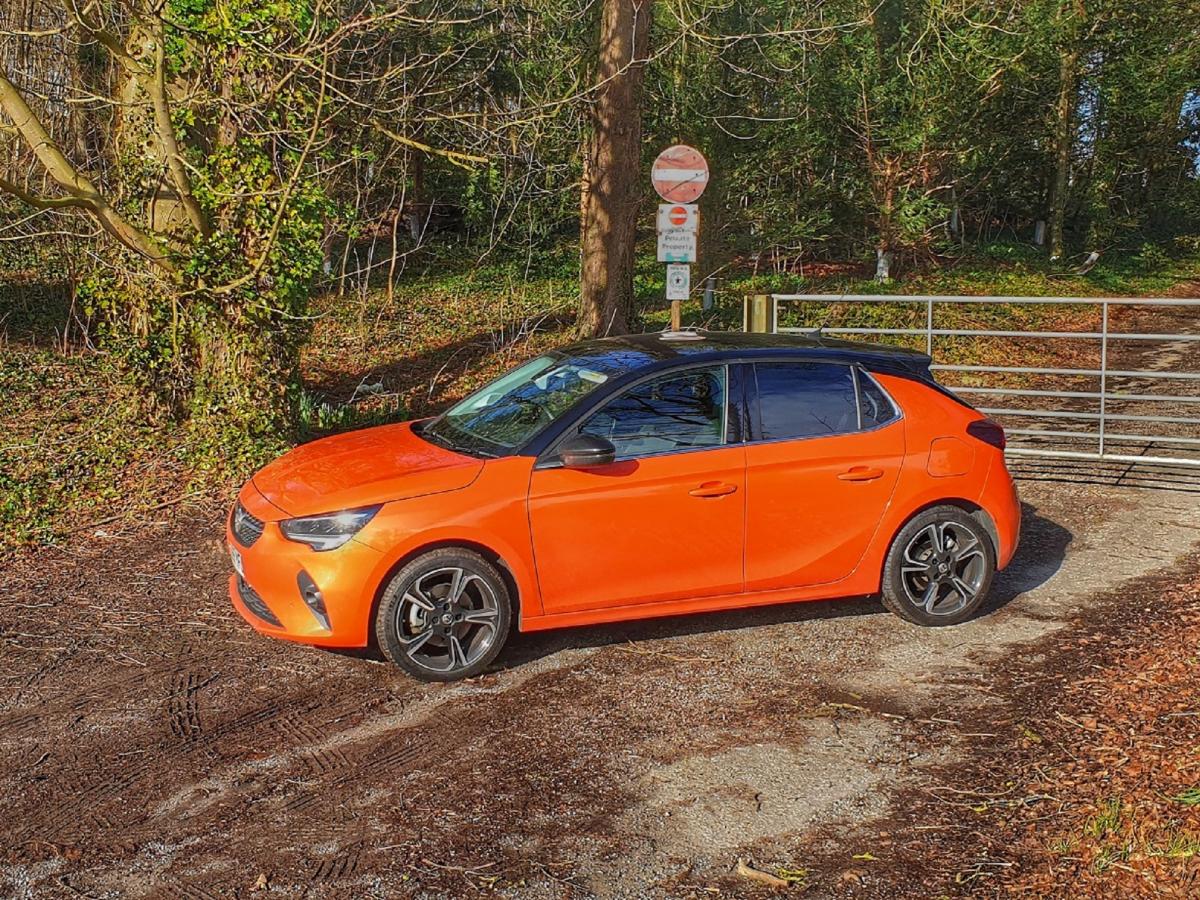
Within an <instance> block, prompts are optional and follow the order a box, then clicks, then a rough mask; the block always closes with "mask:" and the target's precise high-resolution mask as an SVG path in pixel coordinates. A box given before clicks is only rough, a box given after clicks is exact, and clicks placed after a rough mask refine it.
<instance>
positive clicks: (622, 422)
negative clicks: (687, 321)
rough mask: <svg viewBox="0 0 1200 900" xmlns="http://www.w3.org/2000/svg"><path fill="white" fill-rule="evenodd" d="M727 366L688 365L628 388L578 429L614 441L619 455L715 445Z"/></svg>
mask: <svg viewBox="0 0 1200 900" xmlns="http://www.w3.org/2000/svg"><path fill="white" fill-rule="evenodd" d="M725 402H726V390H725V367H724V366H717V367H713V368H705V369H689V370H688V371H687V372H683V373H676V374H673V375H665V376H663V377H661V378H654V379H651V380H650V381H646V382H643V383H642V384H639V385H636V386H635V387H632V388H630V389H629V390H628V391H626V392H625V393H624V394H621V395H620V396H618V397H616V398H614V399H613V400H611V401H610V402H609V403H608V404H606V405H605V406H603V407H601V409H600V410H599V411H597V412H596V413H595V414H594V415H592V416H591V417H590V418H589V419H588V420H587V421H586V422H584V423H583V426H582V427H581V428H580V429H579V430H580V432H581V433H583V434H593V435H596V436H597V437H602V438H606V439H608V440H609V441H612V443H613V446H614V447H616V448H617V458H618V459H629V458H631V457H635V456H648V455H650V454H653V453H669V452H671V451H674V450H691V449H694V448H697V447H717V446H720V445H721V444H722V443H723V442H724V439H725V434H724V424H725Z"/></svg>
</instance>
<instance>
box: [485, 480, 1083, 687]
mask: <svg viewBox="0 0 1200 900" xmlns="http://www.w3.org/2000/svg"><path fill="white" fill-rule="evenodd" d="M1073 537H1074V536H1073V535H1072V534H1071V532H1070V531H1069V530H1068V529H1066V528H1065V527H1063V526H1062V525H1060V524H1059V523H1057V522H1055V521H1053V520H1051V519H1048V518H1045V517H1044V516H1042V515H1040V514H1039V513H1038V511H1037V509H1036V508H1034V507H1033V506H1032V505H1031V504H1028V503H1023V504H1022V533H1021V544H1020V546H1019V547H1018V549H1017V554H1016V556H1014V557H1013V560H1012V562H1011V563H1010V564H1009V566H1008V568H1006V569H1005V570H1004V571H1003V572H1000V573H999V574H997V576H996V580H995V581H994V582H993V584H992V589H991V592H990V594H989V596H988V600H987V602H986V603H985V604H984V606H983V607H982V609H981V610H980V612H979V614H978V615H979V616H987V615H991V614H992V613H994V612H996V610H998V609H1000V608H1001V607H1003V606H1005V605H1007V604H1008V603H1010V602H1012V600H1014V599H1015V598H1016V597H1018V596H1020V595H1021V594H1024V593H1026V592H1028V591H1031V590H1034V589H1035V588H1037V587H1040V586H1041V585H1043V584H1045V583H1046V582H1047V581H1049V580H1050V578H1051V577H1053V576H1054V574H1055V573H1056V572H1057V571H1058V570H1059V569H1060V568H1061V567H1062V563H1063V559H1064V558H1065V557H1066V553H1067V548H1068V547H1069V546H1070V544H1071V541H1072V539H1073ZM885 614H886V611H885V610H884V608H883V606H882V604H881V603H880V602H879V600H878V599H877V598H874V597H849V598H840V599H837V600H816V601H806V602H802V603H783V604H777V605H774V606H758V607H750V608H747V609H738V610H729V611H725V612H717V613H693V614H691V615H685V616H666V617H663V618H658V619H640V620H636V621H631V622H619V623H615V624H611V625H590V626H582V627H577V628H563V629H558V630H555V631H544V632H532V633H527V634H520V633H514V634H513V635H512V637H511V638H510V640H509V643H508V645H507V646H506V647H505V649H504V651H503V652H502V653H501V654H500V657H499V658H498V659H497V661H496V663H497V665H498V666H499V667H501V668H511V667H514V666H520V665H524V664H526V663H529V662H532V661H534V660H537V659H541V658H542V657H545V656H549V655H550V654H552V653H557V652H559V651H560V650H566V649H571V648H579V647H603V646H606V645H609V644H624V643H630V642H638V641H651V640H659V639H661V638H669V637H681V636H685V635H693V634H710V633H713V632H720V631H735V630H739V629H743V628H758V627H761V626H764V625H780V624H783V623H789V622H790V623H795V624H800V623H803V622H809V621H812V620H814V619H840V618H851V617H855V616H872V615H885Z"/></svg>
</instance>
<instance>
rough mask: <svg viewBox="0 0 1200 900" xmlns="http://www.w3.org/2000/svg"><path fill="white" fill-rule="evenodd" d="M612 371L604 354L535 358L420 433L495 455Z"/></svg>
mask: <svg viewBox="0 0 1200 900" xmlns="http://www.w3.org/2000/svg"><path fill="white" fill-rule="evenodd" d="M606 369H607V371H605V370H606ZM612 374H613V369H612V364H611V362H608V361H607V360H605V359H604V358H603V357H600V358H597V357H587V356H581V357H564V356H561V355H558V354H548V355H546V356H539V357H537V358H536V359H532V360H530V361H529V362H527V363H525V365H523V366H518V367H517V368H515V369H513V370H512V371H511V372H509V373H508V374H506V375H502V376H501V377H500V378H497V379H496V380H495V381H493V382H492V383H491V384H489V385H487V386H486V387H483V388H481V389H480V390H478V391H476V392H475V393H474V394H472V395H471V396H469V397H467V399H465V400H463V401H462V402H461V403H458V404H456V405H455V406H453V407H451V408H450V409H449V410H447V411H446V412H445V413H443V414H442V415H441V416H439V417H438V418H436V419H435V420H434V421H432V422H430V423H429V424H428V425H427V426H426V427H425V428H424V429H423V430H422V432H421V434H422V435H424V436H425V437H427V438H429V439H430V440H431V441H433V442H434V443H437V444H441V445H443V446H445V447H449V448H450V449H452V450H458V451H461V452H463V453H470V454H475V455H481V456H499V455H501V454H502V453H505V452H507V451H511V450H513V449H515V448H517V447H520V446H521V445H522V444H524V443H526V442H527V441H528V440H529V439H530V438H532V437H533V436H534V435H536V434H537V433H538V432H539V431H541V430H542V429H543V428H545V427H546V426H547V425H549V424H550V423H551V422H553V421H554V420H555V419H556V418H558V417H559V416H561V415H562V414H563V413H565V412H566V411H567V410H568V409H570V408H571V407H572V406H574V405H575V404H576V403H577V402H578V401H579V400H580V399H581V398H582V397H585V396H587V395H588V394H590V393H591V392H592V391H594V390H595V389H596V388H598V387H600V385H602V384H604V382H606V381H608V379H609V377H610V376H611V375H612Z"/></svg>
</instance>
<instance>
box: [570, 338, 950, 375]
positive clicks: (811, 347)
mask: <svg viewBox="0 0 1200 900" xmlns="http://www.w3.org/2000/svg"><path fill="white" fill-rule="evenodd" d="M559 352H560V353H562V354H564V355H566V356H577V357H605V356H620V358H621V364H622V368H625V369H626V370H627V371H636V370H638V369H646V368H661V367H662V366H663V364H669V363H670V362H671V361H675V360H678V361H682V360H684V359H686V360H687V361H689V362H701V361H704V360H713V361H716V360H723V361H728V360H736V359H744V358H763V357H772V356H803V357H806V358H809V359H813V358H818V359H829V360H831V361H839V362H855V363H859V364H861V365H862V366H863V367H865V368H867V369H883V370H888V369H890V370H893V371H894V370H896V369H900V370H903V371H907V372H913V373H915V374H922V375H924V374H927V373H928V371H929V363H930V359H929V357H928V356H927V355H926V354H924V353H920V352H918V351H916V350H908V349H905V348H903V347H892V346H888V345H885V344H869V343H866V342H860V341H843V340H837V339H835V338H830V337H825V336H824V335H821V334H820V333H818V332H808V333H804V334H746V333H743V332H735V331H689V332H653V333H650V334H628V335H622V336H621V337H608V338H596V339H593V340H589V341H581V342H579V343H577V344H571V345H570V346H567V347H563V348H561V349H560V350H559Z"/></svg>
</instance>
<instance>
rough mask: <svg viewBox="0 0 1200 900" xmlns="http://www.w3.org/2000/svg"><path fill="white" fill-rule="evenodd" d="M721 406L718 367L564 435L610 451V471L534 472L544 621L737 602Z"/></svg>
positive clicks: (625, 397) (645, 384) (738, 450)
mask: <svg viewBox="0 0 1200 900" xmlns="http://www.w3.org/2000/svg"><path fill="white" fill-rule="evenodd" d="M729 395H730V391H729V373H728V370H727V367H726V366H724V365H716V366H701V367H693V368H689V369H686V370H683V371H678V370H676V371H672V372H669V373H667V374H663V375H659V376H655V377H651V378H649V379H647V380H644V381H642V382H640V383H638V384H635V385H633V386H632V387H630V388H628V389H626V390H625V391H624V392H623V393H621V394H620V395H618V396H616V397H614V398H612V399H611V400H609V401H608V402H607V403H605V404H604V405H603V406H602V407H601V408H600V409H598V410H596V411H595V412H594V413H592V414H590V415H588V416H587V417H585V419H584V420H583V422H582V423H581V424H580V426H579V427H578V428H577V429H574V430H572V431H571V432H570V433H569V435H568V436H570V434H577V433H586V434H593V435H597V436H599V437H603V438H605V439H607V440H609V441H611V442H612V443H613V445H614V446H615V447H616V450H617V459H616V462H614V463H612V464H610V465H607V466H601V467H597V468H589V469H569V468H563V467H561V466H559V467H547V466H546V464H544V463H543V464H542V465H541V466H538V467H535V469H534V471H533V473H532V475H531V479H530V486H529V524H530V530H531V534H532V538H533V547H534V558H535V562H536V565H537V574H538V582H539V586H540V588H541V592H542V605H543V609H544V610H545V612H546V614H548V615H551V614H555V613H565V612H574V611H582V610H592V609H600V608H604V607H619V606H630V605H634V604H643V603H655V602H665V601H669V600H679V599H684V598H691V597H707V596H716V595H720V594H727V593H736V592H739V591H741V589H742V584H743V580H742V578H743V571H742V547H743V537H744V523H745V451H744V449H743V447H742V444H741V442H740V433H738V434H736V437H737V438H738V440H737V441H736V442H735V443H731V442H730V440H729V435H730V429H729V420H730V418H731V416H733V415H734V414H735V413H736V414H737V415H739V416H740V408H738V409H734V408H731V404H730V399H729ZM737 407H740V404H737ZM738 421H740V419H739V420H738ZM739 432H740V429H739ZM550 465H551V466H553V463H551V464H550Z"/></svg>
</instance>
